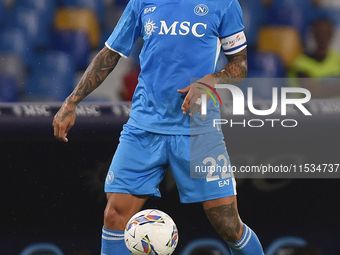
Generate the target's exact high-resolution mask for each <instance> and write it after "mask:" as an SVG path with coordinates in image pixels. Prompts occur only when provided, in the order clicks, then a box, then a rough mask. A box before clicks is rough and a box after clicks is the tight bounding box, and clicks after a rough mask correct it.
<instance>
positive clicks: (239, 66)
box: [212, 49, 248, 84]
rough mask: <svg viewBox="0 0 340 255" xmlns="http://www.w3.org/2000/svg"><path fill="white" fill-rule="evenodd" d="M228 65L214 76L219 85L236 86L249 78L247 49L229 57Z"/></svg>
mask: <svg viewBox="0 0 340 255" xmlns="http://www.w3.org/2000/svg"><path fill="white" fill-rule="evenodd" d="M227 59H228V64H227V65H226V66H225V67H224V69H222V70H221V71H220V72H217V73H213V74H212V75H213V76H214V77H215V78H216V79H217V81H218V83H219V84H236V83H239V82H241V81H243V80H244V79H245V78H246V77H247V71H248V68H247V49H244V50H242V51H240V52H238V53H236V54H233V55H231V56H227Z"/></svg>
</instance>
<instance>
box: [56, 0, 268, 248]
mask: <svg viewBox="0 0 340 255" xmlns="http://www.w3.org/2000/svg"><path fill="white" fill-rule="evenodd" d="M243 29H244V26H243V21H242V11H241V8H240V5H239V3H238V1H237V0H223V1H221V0H210V1H208V0H201V1H198V0H159V1H153V0H148V1H146V0H130V2H129V3H128V5H127V7H126V9H125V11H124V13H123V14H122V17H121V19H120V21H119V22H118V24H117V26H116V28H115V29H114V31H113V32H112V34H111V36H110V37H109V38H108V40H107V41H106V43H105V47H104V48H103V49H102V50H101V51H100V52H99V53H98V55H97V56H96V57H95V58H94V59H93V61H92V62H91V64H90V65H89V67H88V68H87V70H86V72H85V73H84V75H83V77H82V79H81V80H80V81H79V84H78V85H77V87H76V88H75V89H74V91H73V92H72V93H71V95H70V96H69V97H68V98H67V99H66V100H65V102H64V103H63V104H62V106H61V108H60V110H59V111H58V112H57V114H56V115H55V117H54V121H53V126H54V135H55V136H56V137H57V138H58V139H60V140H61V141H64V142H67V141H68V139H67V133H68V132H69V130H70V128H71V127H72V126H73V124H74V122H75V118H76V115H75V108H76V106H77V104H78V103H79V102H80V101H81V100H82V99H84V98H85V97H86V96H87V95H88V94H90V93H91V91H93V90H94V89H95V88H97V87H98V86H99V85H100V84H101V83H102V82H103V80H104V79H105V78H106V77H107V76H108V74H109V73H110V72H111V71H112V70H113V69H114V68H115V66H116V64H117V62H118V60H119V58H120V57H126V56H128V55H129V54H130V51H131V48H132V45H133V44H134V42H135V41H136V40H137V38H138V37H141V38H142V39H143V40H144V45H143V48H142V51H141V53H140V65H141V73H140V75H139V79H138V86H137V88H136V90H135V93H134V97H133V101H132V109H131V112H130V118H129V120H128V122H127V124H125V125H124V127H123V131H122V133H121V137H120V143H119V145H118V148H117V150H116V152H115V155H114V157H113V160H112V163H111V166H110V168H109V171H108V174H107V177H106V181H105V192H106V194H107V206H106V209H105V212H104V227H103V233H102V251H101V254H102V255H114V254H115V255H116V254H119V255H125V254H126V255H127V254H129V252H128V250H127V248H126V247H125V244H124V234H123V233H124V228H125V225H126V223H127V221H128V220H129V219H130V217H131V216H132V215H134V214H135V213H137V212H138V211H139V210H140V209H141V208H142V206H143V205H144V203H145V202H146V200H147V199H148V198H149V197H150V196H156V197H160V192H159V190H158V185H159V183H160V182H161V180H162V179H163V177H164V175H165V169H166V168H167V166H169V165H170V167H171V171H172V173H173V176H174V178H175V180H176V184H177V188H178V191H179V195H180V200H181V202H183V203H194V202H202V204H203V208H204V210H205V212H206V215H207V217H208V219H209V220H210V222H211V224H212V225H213V227H214V228H215V229H216V230H217V232H218V233H219V234H220V235H221V236H222V237H223V238H224V240H225V241H227V243H228V245H229V247H230V250H231V252H232V254H235V255H236V254H240V255H241V254H247V255H250V254H252V255H262V254H263V250H262V247H261V244H260V242H259V240H258V238H257V236H256V234H255V233H254V232H253V231H252V230H251V229H250V228H249V227H248V226H246V225H245V224H244V223H243V222H242V221H241V219H240V217H239V214H238V210H237V201H236V189H235V180H234V178H233V176H232V175H231V174H230V173H225V172H221V173H211V172H209V173H206V172H204V171H202V173H195V169H196V166H204V165H208V164H209V165H216V164H218V163H220V164H223V166H230V162H229V157H228V154H227V150H226V147H225V143H224V141H223V134H222V132H221V131H220V130H218V129H217V128H216V127H213V119H216V118H217V119H219V118H220V113H219V107H218V105H217V106H216V105H215V104H214V102H213V100H208V102H207V109H208V111H207V115H206V119H205V121H203V120H202V118H201V116H200V115H199V112H200V111H201V109H200V104H201V102H202V99H201V98H204V97H202V93H205V92H204V90H203V89H205V90H206V89H208V87H209V86H211V87H213V86H214V84H217V83H222V84H230V83H236V82H239V81H242V80H243V79H244V78H245V77H246V74H247V59H246V38H245V35H244V32H243ZM221 49H222V50H223V51H224V54H226V56H227V58H228V64H227V65H226V66H225V68H224V69H223V70H221V71H219V72H217V70H216V66H217V61H218V57H219V53H220V50H221ZM191 78H200V79H198V80H196V81H195V82H191ZM209 98H210V97H207V99H209ZM191 173H192V176H191Z"/></svg>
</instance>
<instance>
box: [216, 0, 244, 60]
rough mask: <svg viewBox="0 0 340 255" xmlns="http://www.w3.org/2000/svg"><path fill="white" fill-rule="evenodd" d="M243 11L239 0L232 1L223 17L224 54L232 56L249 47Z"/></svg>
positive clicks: (222, 41) (221, 31)
mask: <svg viewBox="0 0 340 255" xmlns="http://www.w3.org/2000/svg"><path fill="white" fill-rule="evenodd" d="M243 29H244V24H243V19H242V9H241V6H240V4H239V2H238V0H232V1H231V2H230V4H229V6H228V8H227V11H226V12H225V14H224V16H223V17H222V23H221V26H220V31H219V33H220V38H221V44H222V49H223V52H224V54H226V55H232V54H235V53H237V52H240V51H241V50H243V49H244V48H246V47H247V39H246V36H245V34H244V31H243Z"/></svg>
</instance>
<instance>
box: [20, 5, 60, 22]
mask: <svg viewBox="0 0 340 255" xmlns="http://www.w3.org/2000/svg"><path fill="white" fill-rule="evenodd" d="M15 5H16V7H25V8H31V9H35V10H36V11H38V12H39V13H40V14H41V15H42V16H44V20H46V21H47V22H48V24H49V25H51V24H52V21H53V17H54V12H55V10H56V7H57V0H16V1H15Z"/></svg>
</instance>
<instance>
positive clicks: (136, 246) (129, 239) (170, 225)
mask: <svg viewBox="0 0 340 255" xmlns="http://www.w3.org/2000/svg"><path fill="white" fill-rule="evenodd" d="M124 239H125V244H126V247H127V248H128V249H129V251H130V252H131V254H132V255H145V254H148V255H170V254H172V253H173V252H174V250H175V248H176V246H177V243H178V231H177V227H176V224H175V222H174V221H173V220H172V219H171V218H170V216H169V215H167V214H166V213H164V212H162V211H159V210H156V209H147V210H143V211H140V212H138V213H136V214H135V215H134V216H132V217H131V219H130V220H129V222H128V223H127V224H126V227H125V231H124Z"/></svg>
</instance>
